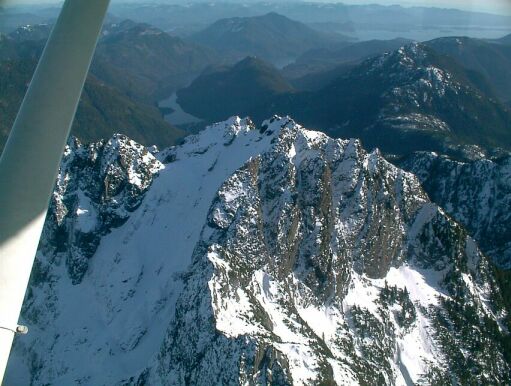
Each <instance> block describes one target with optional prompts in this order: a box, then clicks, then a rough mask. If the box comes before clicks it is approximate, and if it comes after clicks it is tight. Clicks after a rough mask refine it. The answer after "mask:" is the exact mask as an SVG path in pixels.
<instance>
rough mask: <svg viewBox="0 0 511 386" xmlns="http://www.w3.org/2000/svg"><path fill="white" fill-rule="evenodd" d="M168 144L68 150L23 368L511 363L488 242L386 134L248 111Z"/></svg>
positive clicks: (239, 374) (420, 376)
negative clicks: (376, 145) (484, 246)
mask: <svg viewBox="0 0 511 386" xmlns="http://www.w3.org/2000/svg"><path fill="white" fill-rule="evenodd" d="M156 157H157V158H158V160H157V159H156V158H155V157H153V155H152V154H151V153H150V152H148V151H147V150H145V151H144V148H143V147H140V146H138V145H136V144H134V143H132V142H131V141H130V140H128V139H126V138H123V137H114V138H112V139H111V140H110V141H107V142H102V143H99V144H93V145H90V146H88V147H85V146H83V145H80V144H77V143H74V144H70V146H69V148H68V149H67V150H66V157H65V158H64V161H63V165H62V168H61V174H60V175H59V181H60V182H59V184H60V185H59V184H58V185H57V192H59V193H58V195H59V197H60V205H61V206H63V207H64V208H65V209H66V211H62V213H61V215H60V221H57V220H56V216H55V212H56V209H52V211H50V213H49V217H48V220H47V223H46V227H45V234H44V237H43V243H42V246H41V249H40V251H39V254H38V257H37V261H36V270H35V272H36V274H35V276H34V277H33V279H32V282H31V285H30V290H29V296H28V298H27V302H26V306H25V309H24V312H23V315H24V318H25V322H26V323H27V324H28V325H29V326H30V328H31V334H29V335H28V336H27V337H24V338H20V339H18V340H17V341H16V347H15V351H14V354H13V357H12V358H13V359H12V360H11V367H10V369H9V373H8V381H9V380H10V381H11V382H10V383H12V384H30V383H32V384H46V383H49V384H94V385H137V384H139V385H140V384H151V385H185V384H201V385H202V384H249V385H255V384H257V385H259V384H263V385H265V384H279V385H280V384H282V385H287V384H296V385H308V384H334V383H337V384H389V385H394V384H396V385H404V384H409V383H421V382H422V383H425V384H429V383H434V382H436V381H439V380H442V379H445V377H447V376H448V375H449V376H450V377H451V378H452V377H454V378H455V379H456V380H457V382H458V383H467V382H465V381H467V380H468V383H470V382H473V383H478V382H479V383H481V382H482V383H485V382H486V383H493V384H499V383H505V382H507V381H508V380H509V377H508V374H509V369H508V365H507V364H506V362H505V361H504V359H503V356H502V351H501V347H500V343H499V340H498V339H497V338H496V337H495V334H498V333H499V331H500V330H499V321H500V319H501V318H502V317H503V316H505V315H504V314H503V311H502V308H501V306H500V303H499V301H498V300H499V296H500V295H499V291H498V288H496V286H495V283H494V280H493V278H492V274H491V272H490V270H489V267H488V264H487V261H486V258H485V257H484V256H483V255H482V254H481V253H480V252H479V250H478V249H477V246H476V245H475V243H474V242H473V240H472V239H470V238H469V237H468V236H467V234H466V232H465V231H464V230H463V229H462V228H461V227H460V226H459V225H458V224H457V223H456V222H454V221H453V220H451V219H450V218H449V217H447V216H446V215H445V213H444V212H443V211H442V210H441V209H440V208H438V207H437V206H436V205H434V204H433V203H431V202H430V201H429V199H428V197H427V196H426V194H425V193H424V192H423V190H422V188H421V187H420V185H419V182H418V180H417V179H416V178H415V177H414V176H413V175H412V174H410V173H407V172H404V171H403V170H401V169H399V168H397V167H395V166H393V165H391V164H389V163H388V162H387V161H385V160H384V159H383V158H382V157H381V155H380V154H379V152H378V151H374V152H372V153H367V152H366V151H365V150H364V149H363V148H362V146H361V145H360V143H359V142H358V141H356V140H337V139H332V138H329V137H328V136H326V135H325V134H321V133H317V132H314V131H309V130H306V129H305V128H303V127H301V126H300V125H298V124H297V123H295V122H294V121H293V120H292V119H291V118H280V117H273V118H272V119H270V120H267V121H265V122H264V124H263V125H262V126H261V127H260V128H257V127H255V126H254V124H253V123H251V122H250V120H248V119H241V118H239V117H233V118H230V119H229V120H227V121H225V122H222V123H218V124H215V125H212V126H209V127H208V128H207V129H205V130H204V131H202V132H200V133H198V134H197V135H194V136H190V137H188V138H187V139H186V140H185V141H184V143H183V144H182V145H179V146H175V147H173V148H170V149H166V150H163V151H162V152H160V153H157V154H156ZM106 159H108V160H109V162H112V165H113V168H112V169H108V168H107V169H106V170H112V172H111V173H110V172H106V173H104V172H102V170H103V169H104V168H103V166H104V165H105V164H106V163H103V161H104V160H106ZM102 165H103V166H102ZM137 165H138V166H137ZM162 165H164V166H162ZM132 171H136V173H137V174H136V175H137V176H139V178H140V179H142V177H144V178H145V179H142V180H143V181H146V182H144V183H139V181H138V180H136V179H133V178H130V173H131V172H132ZM140 176H142V177H140ZM105 183H106V185H107V187H108V186H113V187H116V188H115V189H114V188H113V187H109V188H105V187H104V186H105ZM59 189H60V190H59ZM110 191H112V192H115V194H114V193H112V194H107V195H105V192H110ZM85 202H86V203H87V205H88V206H86V205H85ZM52 208H56V206H55V207H52ZM119 213H120V214H119ZM87 214H88V216H89V217H90V218H93V219H94V220H95V221H96V222H95V225H94V226H88V227H87V226H85V225H86V224H83V223H81V222H80V221H81V220H80V218H85V217H83V216H86V215H87ZM467 328H468V331H470V333H467V334H462V333H461V332H460V331H464V329H465V330H466V329H467ZM492 334H493V335H492ZM478 342H485V344H484V345H480V344H479V345H478ZM488 347H489V349H491V350H492V353H493V355H492V356H488V355H486V353H487V350H488ZM467 352H470V353H471V355H472V357H471V358H472V359H471V362H470V363H471V367H470V369H469V370H467V367H466V366H464V364H463V363H461V364H460V359H459V358H461V357H463V356H464V355H465V353H467ZM83 358H88V360H87V363H86V365H84V361H83Z"/></svg>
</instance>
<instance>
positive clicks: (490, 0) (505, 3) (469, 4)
mask: <svg viewBox="0 0 511 386" xmlns="http://www.w3.org/2000/svg"><path fill="white" fill-rule="evenodd" d="M111 1H112V2H113V3H120V2H123V0H111ZM130 1H131V2H133V0H130ZM144 1H147V0H140V2H141V3H142V2H144ZM149 1H154V2H156V1H157V0H149ZM185 1H187V0H184V1H183V2H185ZM198 1H205V0H198ZM276 1H278V0H276ZM309 1H310V0H309ZM315 1H321V2H323V1H324V2H330V1H329V0H315ZM61 2H62V0H0V4H2V5H3V4H8V5H11V4H12V5H14V4H45V3H46V4H48V3H61ZM158 2H162V3H164V2H172V3H179V2H180V1H179V0H177V1H176V0H171V1H165V0H160V1H158ZM331 2H336V1H331ZM342 2H343V3H347V4H368V3H372V4H375V3H376V4H385V5H390V4H400V5H404V6H413V5H418V6H435V7H444V8H459V9H464V10H472V11H482V12H491V13H497V14H508V15H511V0H344V1H342Z"/></svg>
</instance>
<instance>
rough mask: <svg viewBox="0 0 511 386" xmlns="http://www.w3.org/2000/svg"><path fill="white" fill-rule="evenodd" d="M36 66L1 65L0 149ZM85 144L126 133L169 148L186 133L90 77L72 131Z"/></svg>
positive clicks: (149, 108) (154, 110)
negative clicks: (118, 133)
mask: <svg viewBox="0 0 511 386" xmlns="http://www.w3.org/2000/svg"><path fill="white" fill-rule="evenodd" d="M35 66H36V62H35V61H33V60H16V61H13V60H4V61H0V116H1V117H2V120H1V121H0V149H3V146H4V144H5V141H6V140H7V136H8V133H9V131H10V129H11V127H12V124H13V123H14V119H15V117H16V114H17V112H18V109H19V106H20V105H21V101H22V99H23V96H24V95H25V92H26V89H27V86H28V83H29V82H30V79H31V77H32V73H33V71H34V69H35ZM71 132H72V134H73V135H75V136H76V137H78V138H80V139H82V140H84V141H97V140H100V139H103V138H108V137H110V136H112V134H113V133H117V132H120V133H124V134H126V135H130V136H131V137H132V138H135V139H137V141H139V142H140V143H143V144H145V145H148V146H149V145H153V144H156V145H158V146H169V145H171V144H174V143H175V142H176V141H177V140H178V139H179V138H180V137H182V136H183V135H184V133H183V132H182V131H181V130H179V129H176V128H174V127H172V126H171V125H169V124H168V123H167V122H165V121H164V120H163V119H162V117H161V114H160V112H159V111H158V109H157V108H156V107H152V106H149V105H144V104H141V103H137V102H135V101H133V100H131V99H129V98H128V97H126V96H125V95H123V94H121V93H120V92H119V91H117V90H116V89H115V88H112V87H111V86H108V85H105V84H104V83H103V82H100V81H98V80H97V78H95V77H94V76H89V77H88V79H87V81H86V83H85V88H84V92H83V94H82V97H81V99H80V103H79V105H78V110H77V113H76V117H75V120H74V123H73V126H72V130H71Z"/></svg>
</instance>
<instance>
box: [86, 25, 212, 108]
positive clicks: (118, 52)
mask: <svg viewBox="0 0 511 386" xmlns="http://www.w3.org/2000/svg"><path fill="white" fill-rule="evenodd" d="M218 60H219V57H218V56H217V55H216V54H215V53H214V52H213V51H212V50H211V49H207V48H205V47H200V46H198V45H195V44H193V43H189V42H185V41H183V40H182V39H180V38H178V37H174V36H170V35H169V34H167V33H165V32H163V31H161V30H159V29H157V28H154V27H151V26H149V25H146V24H140V23H134V22H132V21H129V20H126V21H123V22H121V23H119V24H112V25H108V26H106V27H105V29H104V31H103V36H102V38H101V40H100V42H99V44H98V47H97V49H96V53H95V56H94V61H93V63H92V68H91V71H92V73H93V74H94V75H95V76H97V77H98V78H100V79H101V80H103V81H104V82H106V83H108V84H110V85H112V86H114V87H116V88H117V89H119V90H120V91H121V92H123V93H126V94H127V95H128V96H130V97H131V98H135V99H139V100H144V101H146V102H147V101H149V102H153V101H156V100H160V99H163V98H164V97H168V96H169V95H170V94H171V93H172V91H174V90H176V89H177V88H179V87H182V86H183V85H186V84H187V83H188V82H189V81H190V80H192V79H193V78H194V77H195V76H197V75H198V74H199V73H200V72H201V71H202V70H204V69H205V68H206V67H207V66H208V65H211V64H213V63H216V62H218Z"/></svg>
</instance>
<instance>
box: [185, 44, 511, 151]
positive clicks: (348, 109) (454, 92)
mask: <svg viewBox="0 0 511 386" xmlns="http://www.w3.org/2000/svg"><path fill="white" fill-rule="evenodd" d="M277 71H278V70H276V69H273V72H274V75H273V77H272V78H273V79H277ZM337 75H338V76H336V77H332V80H331V81H330V82H329V83H327V85H325V86H324V87H323V88H321V89H319V90H315V91H312V92H310V91H309V92H296V91H294V90H293V91H290V92H286V93H279V94H278V95H275V96H274V97H273V98H272V99H271V100H270V101H268V102H267V103H261V100H260V99H246V100H245V101H246V102H247V105H245V106H244V107H243V108H242V111H243V112H248V114H249V115H251V116H253V117H254V118H255V119H256V120H258V119H262V117H264V116H266V115H268V114H270V113H276V114H291V115H294V116H296V117H298V119H300V120H301V121H302V122H305V123H306V124H308V125H310V126H312V127H315V128H320V129H323V130H326V131H327V132H328V133H330V134H331V135H334V136H337V137H358V138H362V139H363V141H364V143H365V144H366V145H367V146H369V147H375V146H377V147H380V148H382V149H383V150H384V151H386V152H396V153H400V154H403V153H406V152H409V151H413V150H428V149H429V150H434V149H436V150H442V151H447V150H446V149H447V148H450V149H451V150H452V149H453V148H455V147H456V146H458V145H469V144H470V145H480V146H483V147H494V146H501V147H504V148H510V147H511V137H510V135H509V128H510V127H511V113H510V111H509V110H508V109H507V108H506V107H505V106H504V105H503V104H501V103H500V102H499V101H497V100H496V97H495V95H494V87H493V86H492V83H491V82H490V81H488V79H487V78H486V77H485V76H484V75H483V74H481V73H479V72H477V71H474V70H472V69H467V68H465V67H463V66H462V65H461V64H459V63H458V62H457V61H456V60H455V59H453V58H452V57H451V56H447V55H443V54H440V53H437V52H436V51H435V50H434V49H433V48H431V47H430V46H429V45H427V44H418V43H413V44H410V45H407V46H404V47H402V48H400V49H398V50H395V51H393V52H391V53H386V54H383V55H379V56H376V57H374V58H371V59H368V60H366V61H364V62H362V63H361V64H358V65H356V66H351V67H349V68H347V69H344V70H343V71H341V73H340V74H337ZM204 76H206V75H203V76H201V77H199V78H198V79H197V80H196V81H195V82H193V83H192V84H191V85H190V87H188V88H187V89H185V90H182V91H180V94H179V95H186V96H187V97H186V99H184V98H183V99H181V101H182V106H183V108H184V109H185V110H190V109H193V111H194V113H195V114H196V115H198V116H199V117H201V118H205V119H217V116H216V115H215V114H216V110H215V109H213V108H210V107H209V106H208V105H207V104H201V103H200V102H199V101H200V98H201V95H205V93H206V91H205V90H204V89H203V88H201V85H203V83H202V79H203V77H204ZM207 76H208V77H209V79H211V77H214V76H216V77H217V78H218V79H222V80H221V81H218V82H216V84H221V87H215V82H211V83H210V84H209V85H210V86H209V87H208V90H207V95H208V96H209V97H210V98H212V99H215V98H218V99H219V100H223V101H224V102H225V103H224V106H226V110H223V112H224V113H226V114H234V113H235V111H230V110H229V109H228V106H231V104H230V103H229V99H230V98H231V94H229V93H225V92H224V90H226V89H228V88H229V87H233V85H229V84H228V82H229V79H233V78H232V77H230V76H229V74H227V73H225V72H223V73H221V74H220V73H217V74H208V75H207ZM237 87H239V88H240V89H241V88H243V84H241V85H237ZM245 87H246V88H247V89H248V88H250V87H252V84H251V83H250V82H247V83H246V84H245ZM289 87H291V86H289ZM268 94H270V93H268ZM237 97H238V96H237V95H232V99H233V100H234V99H237ZM190 111H191V110H190Z"/></svg>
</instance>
